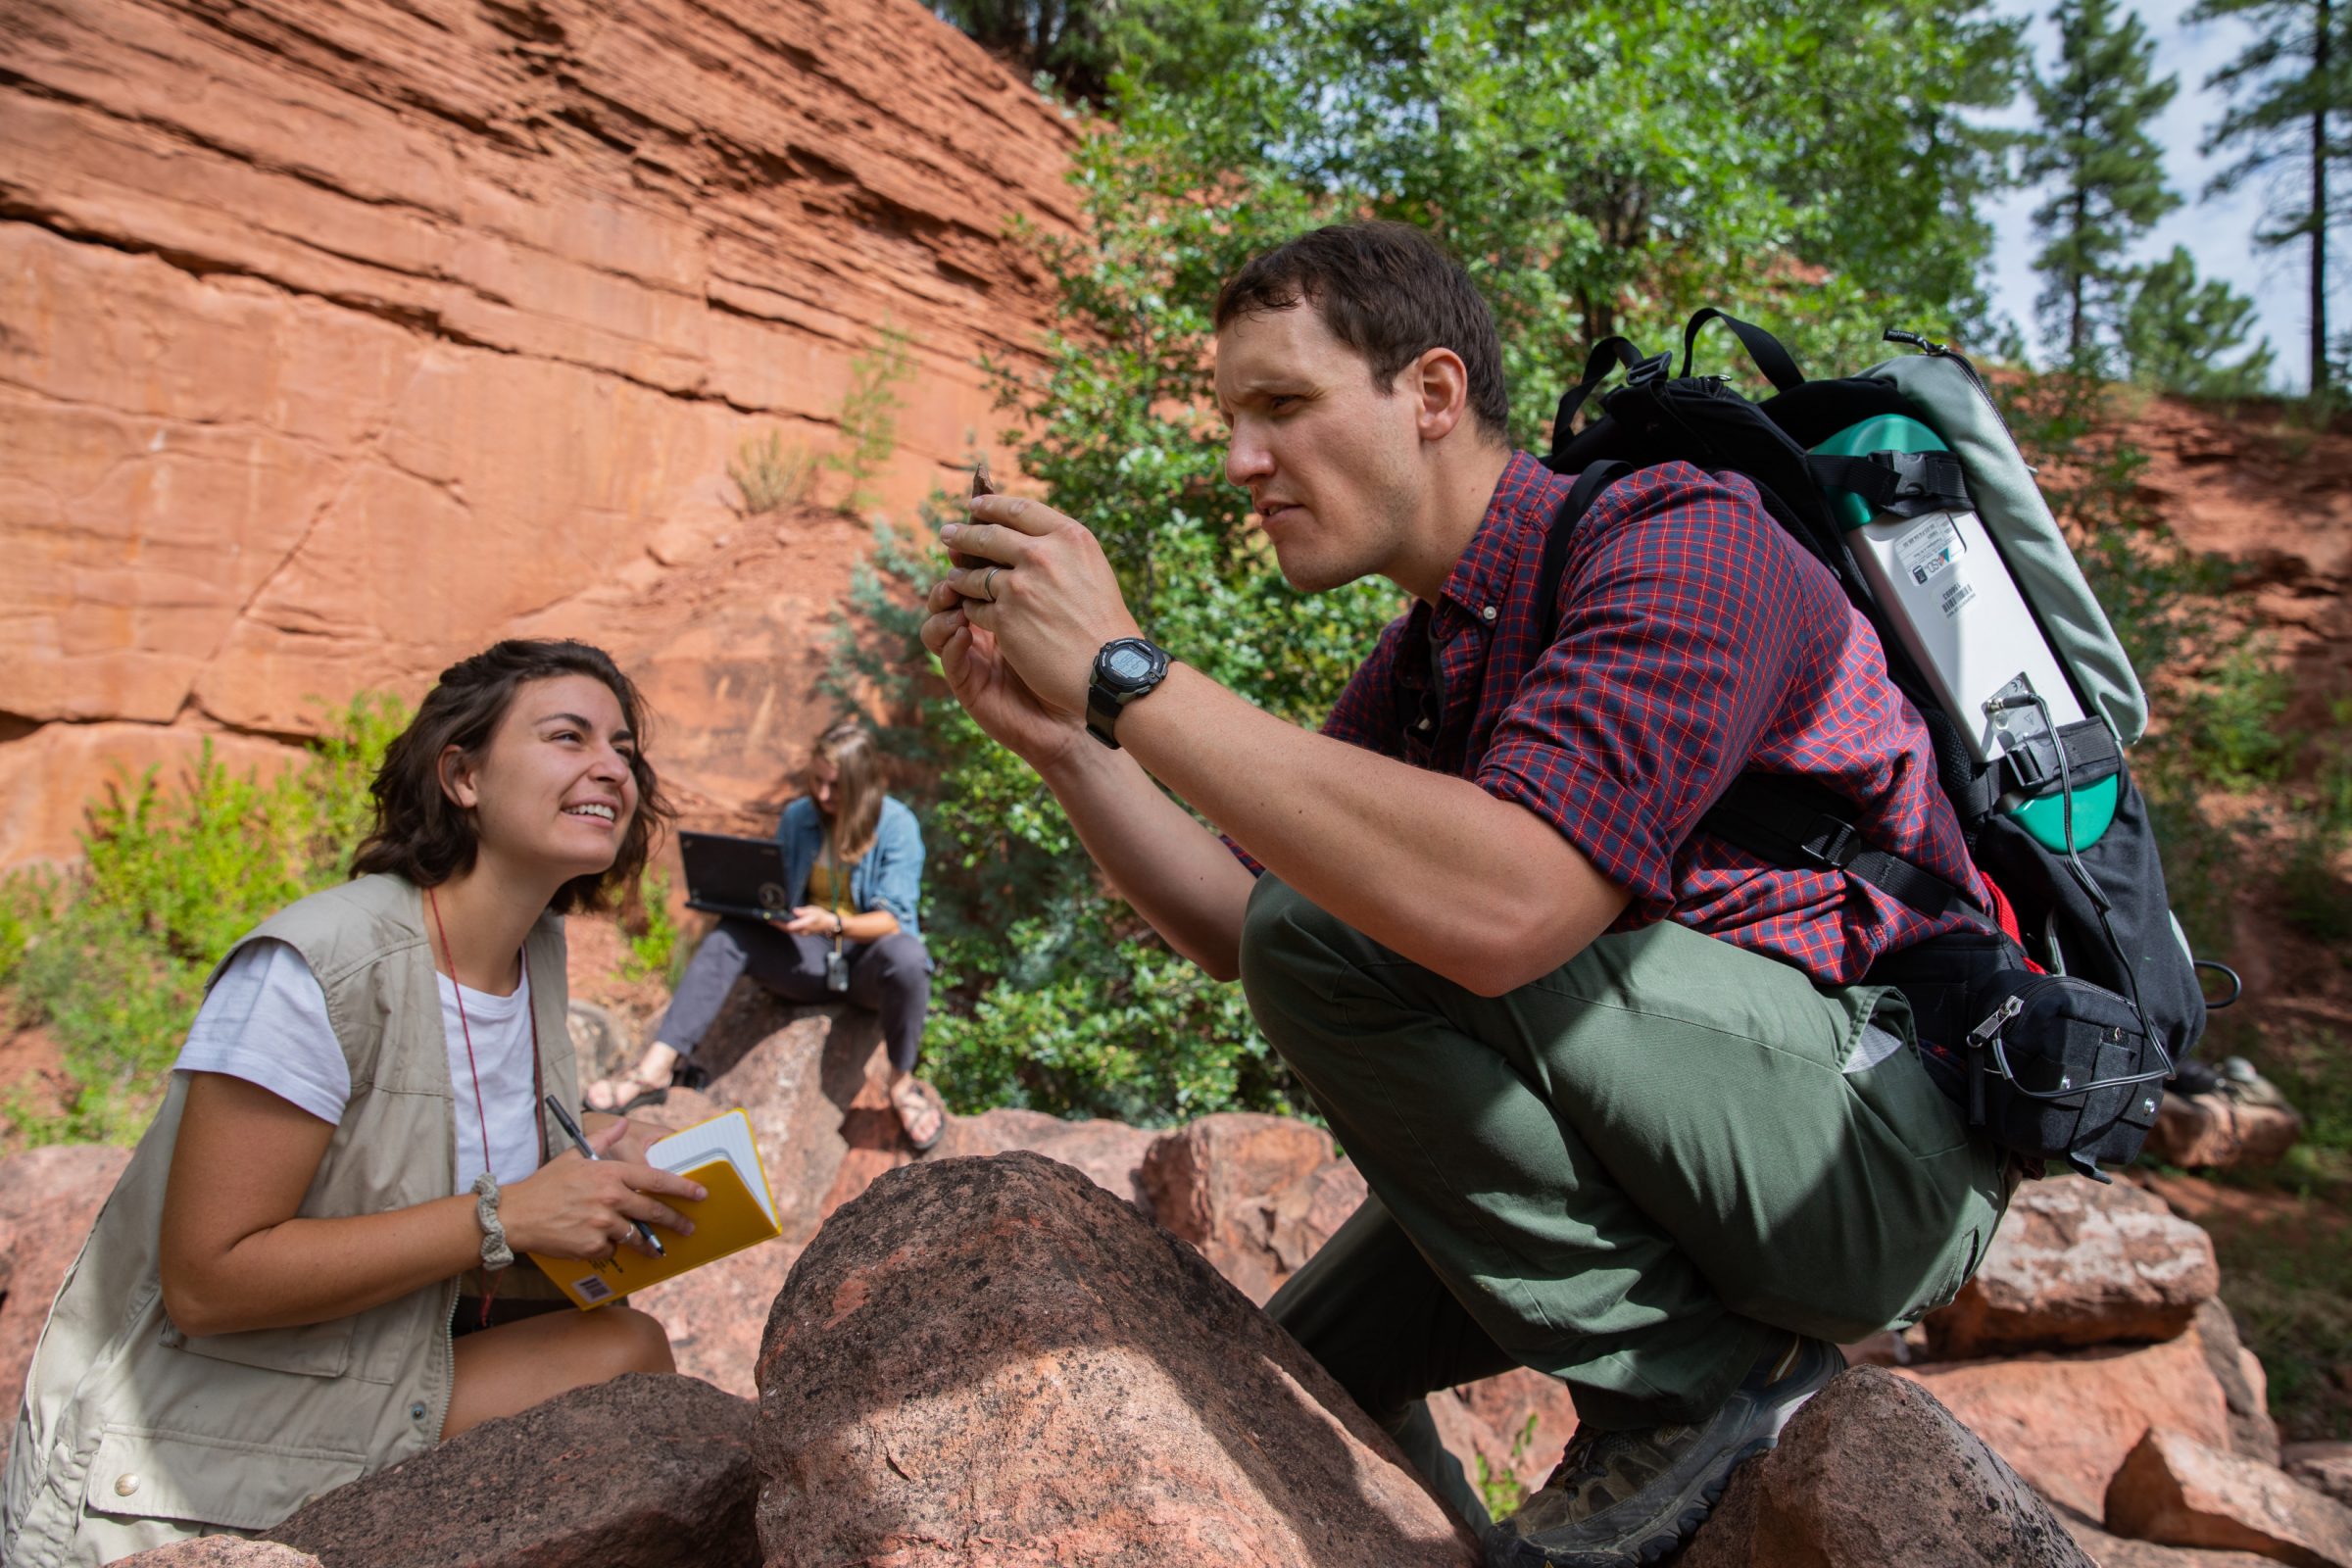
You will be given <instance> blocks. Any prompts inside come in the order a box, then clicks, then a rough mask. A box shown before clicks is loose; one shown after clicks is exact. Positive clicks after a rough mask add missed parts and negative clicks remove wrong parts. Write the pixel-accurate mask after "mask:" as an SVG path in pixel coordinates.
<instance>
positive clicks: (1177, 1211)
mask: <svg viewBox="0 0 2352 1568" xmlns="http://www.w3.org/2000/svg"><path fill="white" fill-rule="evenodd" d="M1335 1180H1336V1181H1337V1182H1338V1186H1339V1193H1338V1195H1337V1196H1334V1195H1333V1182H1334V1181H1335ZM1350 1184H1351V1185H1352V1195H1353V1196H1352V1201H1348V1198H1347V1191H1348V1188H1349V1186H1350ZM1143 1186H1144V1191H1145V1192H1146V1193H1147V1194H1148V1195H1149V1196H1150V1198H1151V1202H1152V1216H1153V1217H1154V1218H1155V1219H1157V1220H1158V1221H1159V1223H1160V1224H1162V1225H1164V1226H1166V1227H1167V1228H1168V1229H1169V1230H1170V1231H1172V1232H1174V1233H1175V1234H1176V1235H1178V1236H1181V1237H1183V1238H1184V1239H1185V1240H1186V1241H1188V1242H1190V1243H1192V1244H1193V1245H1194V1246H1195V1247H1197V1248H1199V1249H1201V1252H1202V1254H1203V1255H1205V1256H1206V1257H1207V1258H1208V1260H1209V1261H1210V1262H1211V1263H1214V1264H1215V1265H1216V1266H1217V1270H1218V1272H1219V1273H1221V1274H1223V1275H1224V1276H1225V1277H1226V1278H1227V1279H1229V1280H1231V1281H1232V1282H1233V1283H1234V1284H1235V1285H1237V1286H1239V1287H1240V1288H1241V1291H1242V1294H1243V1295H1245V1296H1247V1297H1249V1298H1250V1299H1251V1300H1252V1301H1255V1302H1257V1303H1258V1304H1259V1305H1261V1306H1262V1305H1264V1304H1265V1301H1266V1299H1267V1298H1268V1297H1270V1296H1272V1295H1273V1294H1274V1292H1275V1291H1276V1290H1277V1289H1279V1288H1280V1287H1281V1285H1282V1282H1283V1281H1284V1280H1286V1279H1288V1278H1290V1276H1291V1275H1292V1274H1293V1273H1294V1272H1296V1271H1297V1270H1298V1268H1299V1265H1300V1264H1301V1263H1303V1262H1305V1261H1306V1259H1307V1257H1308V1256H1310V1255H1312V1253H1313V1252H1314V1250H1315V1248H1317V1247H1319V1246H1321V1245H1322V1243H1323V1241H1324V1240H1326V1239H1327V1238H1328V1237H1329V1236H1330V1234H1331V1231H1332V1230H1336V1229H1338V1227H1339V1223H1340V1221H1342V1220H1345V1219H1346V1218H1347V1217H1348V1214H1349V1213H1350V1212H1352V1211H1353V1209H1354V1206H1355V1203H1357V1202H1360V1201H1362V1199H1363V1181H1362V1178H1360V1177H1357V1176H1355V1174H1354V1171H1353V1168H1352V1167H1348V1169H1347V1171H1346V1172H1345V1174H1344V1175H1343V1174H1341V1172H1340V1171H1339V1170H1338V1168H1337V1166H1336V1162H1335V1161H1334V1160H1333V1159H1332V1157H1331V1135H1330V1134H1328V1133H1326V1132H1324V1131H1323V1130H1322V1129H1320V1128H1318V1127H1315V1126H1313V1125H1311V1124H1310V1123H1307V1122H1303V1121H1298V1120H1295V1119H1293V1118H1291V1117H1288V1116H1263V1115H1256V1114H1251V1113H1248V1112H1227V1113H1224V1114H1221V1115H1214V1116H1203V1117H1201V1119H1200V1120H1199V1121H1196V1122H1192V1123H1190V1124H1189V1125H1187V1126H1185V1127H1183V1128H1181V1129H1179V1130H1178V1131H1176V1132H1172V1133H1170V1134H1168V1135H1167V1136H1166V1137H1164V1138H1162V1139H1160V1140H1159V1142H1157V1143H1156V1144H1154V1145H1152V1152H1151V1153H1150V1154H1149V1155H1148V1156H1147V1157H1146V1158H1145V1160H1144V1170H1143ZM1318 1198H1321V1199H1323V1202H1322V1205H1321V1207H1322V1210H1323V1213H1322V1215H1320V1216H1317V1215H1316V1213H1315V1211H1316V1208H1317V1199H1318ZM1318 1218H1323V1219H1328V1221H1329V1228H1327V1229H1324V1230H1322V1232H1321V1234H1320V1235H1317V1234H1314V1230H1315V1223H1314V1222H1315V1220H1316V1219H1318Z"/></svg>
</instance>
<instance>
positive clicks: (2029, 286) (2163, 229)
mask: <svg viewBox="0 0 2352 1568" xmlns="http://www.w3.org/2000/svg"><path fill="white" fill-rule="evenodd" d="M2191 3H2192V0H2137V5H2136V9H2137V10H2138V12H2139V15H2140V19H2141V21H2143V22H2144V23H2145V24H2146V25H2147V28H2148V34H2149V36H2151V37H2153V38H2154V39H2155V40H2156V73H2157V74H2158V75H2159V76H2161V75H2164V74H2166V73H2172V74H2176V75H2178V76H2179V77H2180V91H2179V92H2178V93H2177V94H2175V96H2174V98H2173V101H2172V104H2171V105H2170V107H2168V108H2167V109H2166V111H2165V113H2164V115H2163V116H2162V117H2161V118H2160V119H2159V120H2158V122H2157V123H2156V125H2155V127H2154V129H2153V132H2152V134H2153V136H2154V138H2155V140H2156V143H2157V145H2158V146H2160V147H2162V148H2164V150H2165V169H2166V172H2167V173H2168V174H2169V175H2170V177H2171V181H2172V185H2173V188H2174V189H2175V190H2176V191H2178V192H2180V195H2181V196H2182V197H2184V198H2185V202H2184V204H2183V205H2182V206H2181V207H2180V208H2179V209H2177V210H2176V211H2174V212H2173V213H2172V214H2171V215H2170V216H2168V217H2167V218H2165V219H2164V220H2163V221H2161V222H2159V223H2158V224H2157V225H2156V227H2155V228H2154V230H2153V231H2151V232H2150V233H2149V235H2148V236H2147V238H2146V239H2145V240H2143V241H2142V242H2141V245H2140V248H2139V250H2138V252H2137V253H2136V259H2138V260H2141V261H2155V260H2158V259H2160V258H2162V257H2164V256H2167V255H2169V254H2171V252H2172V248H2173V247H2174V246H2175V245H2185V246H2187V247H2188V251H2189V254H2190V255H2191V256H2193V257H2195V258H2196V262H2197V271H2198V273H2199V274H2200V275H2201V276H2208V277H2222V278H2227V279H2229V284H2230V286H2231V287H2233V288H2235V289H2236V290H2237V291H2238V292H2239V293H2240V294H2243V295H2245V296H2246V297H2247V298H2249V299H2251V300H2253V301H2254V303H2255V307H2256V309H2257V311H2258V313H2259V317H2258V320H2257V324H2256V327H2255V330H2256V331H2257V332H2258V333H2260V334H2263V335H2267V336H2268V337H2269V338H2270V340H2271V345H2272V347H2273V348H2274V349H2276V350H2277V351H2278V365H2277V368H2276V369H2275V370H2274V371H2273V374H2274V375H2275V376H2277V377H2278V379H2280V380H2281V381H2282V382H2283V383H2285V385H2286V386H2287V387H2288V388H2289V389H2290V390H2293V391H2298V392H2299V391H2302V390H2304V389H2305V382H2306V379H2307V378H2306V376H2305V374H2304V371H2305V369H2306V368H2307V366H2308V356H2309V349H2308V347H2307V335H2308V332H2309V323H2310V314H2311V313H2310V308H2309V302H2308V300H2307V297H2306V296H2307V292H2308V288H2309V284H2308V283H2307V282H2306V273H2305V269H2304V258H2305V257H2306V256H2307V255H2308V254H2309V253H2308V251H2307V250H2306V249H2305V248H2304V245H2303V244H2302V243H2301V242H2298V243H2297V244H2295V245H2292V246H2288V247H2284V248H2281V249H2278V250H2261V249H2258V248H2257V247H2256V246H2255V245H2254V243H2253V238H2252V236H2253V233H2254V230H2255V228H2256V227H2257V226H2259V225H2260V223H2261V221H2262V215H2263V210H2264V204H2265V196H2266V192H2265V190H2264V189H2263V188H2262V186H2261V184H2260V183H2259V182H2252V183H2249V184H2247V185H2245V186H2241V187H2240V188H2239V189H2237V190H2234V191H2231V192H2229V193H2228V194H2226V195H2224V196H2220V197H2216V198H2213V199H2212V200H2205V199H2203V192H2204V189H2205V182H2206V180H2207V179H2209V178H2210V177H2212V175H2213V173H2214V172H2216V171H2218V170H2220V169H2221V168H2224V167H2226V166H2227V165H2228V164H2229V162H2230V160H2231V158H2232V157H2233V156H2235V155H2234V154H2225V155H2223V156H2221V157H2217V158H2211V159H2208V158H2206V157H2204V156H2203V155H2201V154H2200V153H2199V152H2198V151H2197V149H2198V147H2199V145H2200V144H2202V142H2203V141H2204V139H2205V135H2206V132H2207V131H2208V130H2209V129H2211V127H2212V126H2213V125H2214V124H2215V123H2217V122H2218V121H2219V120H2220V119H2221V116H2222V112H2223V110H2224V108H2225V107H2227V100H2226V99H2225V98H2224V96H2223V94H2222V93H2220V92H2219V91H2209V90H2207V88H2206V86H2205V78H2206V77H2207V76H2209V75H2211V74H2212V73H2213V72H2214V71H2215V70H2216V69H2218V68H2219V67H2221V66H2223V65H2226V64H2227V63H2229V60H2231V59H2232V58H2234V57H2235V56H2236V54H2237V53H2238V51H2239V50H2240V49H2241V48H2242V47H2244V42H2245V39H2246V38H2247V37H2248V36H2249V34H2248V32H2247V29H2246V27H2245V25H2243V24H2242V23H2239V22H2235V21H2228V22H2218V23H2207V24H2200V25H2195V26H2191V25H2187V24H2185V23H2184V22H2183V21H2182V20H2181V19H2182V17H2184V16H2185V15H2186V14H2187V12H2188V10H2189V7H2190V4H2191ZM1999 9H2000V10H2002V11H2004V12H2006V13H2007V14H2009V15H2012V16H2017V15H2026V14H2032V15H2034V17H2035V18H2036V19H2037V21H2036V25H2035V26H2034V34H2033V36H2034V48H2035V51H2036V54H2037V55H2038V57H2039V59H2040V61H2041V69H2042V70H2043V71H2044V73H2048V72H2049V71H2050V70H2051V69H2052V68H2053V66H2054V63H2055V61H2056V58H2057V52H2058V34H2057V29H2056V28H2055V27H2052V26H2051V25H2049V12H2050V10H2051V9H2052V8H2051V5H2050V4H2049V3H2048V0H2044V3H2043V4H2042V5H2040V6H2039V7H2037V8H2036V7H2033V6H2029V5H2025V4H2020V3H2019V0H1999ZM2032 118H2033V109H2032V106H2031V104H2027V103H2023V102H2022V99H2021V107H2020V110H2019V111H2018V113H2017V114H2016V115H2014V116H2011V117H2005V123H2027V122H2030V121H2031V120H2032ZM2041 197H2042V193H2041V192H2039V191H2021V192H2014V193H2012V194H2010V195H2009V196H2008V197H2007V198H2005V199H2004V200H2002V201H2001V202H1999V203H1998V204H1997V205H1995V207H1994V208H1993V211H1992V219H1993V223H1994V226H1995V229H1996V231H1997V234H1998V237H1997V239H1996V240H1995V242H1994V245H1993V261H1992V267H1993V270H1992V289H1993V305H1994V308H1995V309H1997V310H1999V311H2000V312H2001V313H2003V314H2004V315H2007V316H2009V317H2010V318H2012V319H2015V320H2016V321H2017V323H2018V324H2019V325H2020V326H2021V327H2023V328H2024V329H2025V331H2026V334H2027V341H2028V342H2029V343H2032V344H2034V345H2035V346H2036V347H2037V348H2042V347H2046V345H2043V344H2042V343H2041V341H2040V338H2039V336H2038V334H2037V331H2036V328H2035V324H2034V295H2035V294H2036V293H2037V292H2039V289H2040V280H2039V279H2038V278H2036V277H2035V276H2034V252H2035V250H2037V249H2038V248H2039V247H2038V246H2037V245H2036V244H2035V242H2034V232H2033V217H2032V215H2033V211H2034V205H2035V203H2037V202H2038V201H2040V200H2041ZM2348 241H2352V235H2341V234H2339V235H2337V236H2334V237H2332V238H2331V240H2330V244H2329V248H2330V249H2331V250H2339V249H2341V248H2342V247H2343V246H2344V245H2345V244H2346V243H2347V242H2348ZM2330 270H2331V271H2333V272H2334V273H2335V276H2336V279H2337V281H2336V284H2335V286H2334V287H2333V288H2331V289H2330V290H2329V291H2328V296H2327V319H2328V330H2329V333H2330V335H2335V334H2339V333H2341V332H2342V331H2343V330H2344V329H2345V328H2347V327H2352V267H2346V268H2331V269H2330Z"/></svg>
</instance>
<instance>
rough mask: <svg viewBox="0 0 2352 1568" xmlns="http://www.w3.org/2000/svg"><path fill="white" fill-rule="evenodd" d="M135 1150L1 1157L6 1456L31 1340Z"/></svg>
mask: <svg viewBox="0 0 2352 1568" xmlns="http://www.w3.org/2000/svg"><path fill="white" fill-rule="evenodd" d="M129 1163H130V1151H129V1150H127V1149H117V1148H115V1147H113V1146H112V1145H107V1144H64V1145H60V1146H58V1147H56V1148H53V1149H33V1150H27V1151H26V1152H24V1153H22V1154H11V1155H10V1156H9V1157H8V1158H6V1159H0V1259H5V1260H6V1264H7V1274H6V1277H5V1278H4V1279H0V1411H5V1412H6V1414H5V1416H0V1464H5V1463H6V1462H7V1460H8V1445H9V1442H10V1440H11V1439H12V1438H13V1437H14V1436H15V1434H16V1419H15V1412H16V1408H17V1402H18V1400H19V1399H21V1398H22V1397H24V1393H25V1369H26V1368H27V1367H29V1366H30V1365H31V1364H32V1348H33V1347H34V1346H35V1345H36V1344H38V1343H39V1341H40V1337H41V1326H42V1325H43V1324H45V1323H47V1322H48V1321H49V1307H50V1303H52V1302H53V1301H55V1300H56V1299H57V1288H58V1286H60V1285H61V1284H63V1283H64V1282H65V1278H66V1270H67V1269H69V1268H72V1267H73V1259H74V1258H76V1257H78V1256H80V1255H81V1244H82V1242H83V1241H84V1240H86V1239H87V1238H88V1236H89V1234H90V1226H91V1224H92V1223H93V1222H95V1221H96V1219H97V1218H98V1210H99V1209H100V1208H101V1207H103V1206H104V1205H105V1203H106V1199H107V1195H108V1194H110V1193H112V1192H113V1191H114V1190H115V1182H116V1179H117V1178H119V1177H120V1176H121V1175H122V1174H123V1166H125V1165H127V1164H129Z"/></svg>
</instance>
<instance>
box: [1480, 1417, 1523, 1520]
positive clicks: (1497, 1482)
mask: <svg viewBox="0 0 2352 1568" xmlns="http://www.w3.org/2000/svg"><path fill="white" fill-rule="evenodd" d="M1535 1440H1536V1412H1535V1411H1533V1410H1530V1411H1528V1412H1527V1424H1526V1425H1525V1426H1523V1427H1521V1428H1520V1429H1519V1430H1518V1431H1517V1432H1515V1433H1513V1434H1512V1435H1511V1456H1510V1459H1509V1461H1508V1462H1506V1463H1505V1464H1503V1465H1502V1466H1501V1467H1500V1468H1495V1467H1493V1466H1490V1465H1489V1464H1488V1463H1487V1456H1486V1455H1485V1454H1483V1453H1477V1454H1472V1455H1471V1458H1472V1460H1473V1461H1474V1462H1475V1463H1476V1465H1477V1467H1478V1475H1477V1478H1476V1479H1477V1482H1478V1496H1479V1500H1480V1501H1481V1502H1484V1503H1485V1504H1486V1505H1487V1513H1488V1515H1489V1516H1490V1517H1492V1518H1495V1519H1501V1518H1506V1517H1508V1516H1509V1515H1511V1514H1513V1513H1516V1512H1517V1511H1518V1509H1519V1504H1520V1503H1522V1502H1524V1501H1526V1500H1527V1488H1526V1486H1525V1485H1523V1484H1522V1483H1521V1482H1520V1480H1519V1459H1520V1456H1521V1455H1522V1454H1524V1453H1526V1452H1527V1446H1528V1445H1529V1444H1531V1443H1533V1442H1535Z"/></svg>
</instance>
